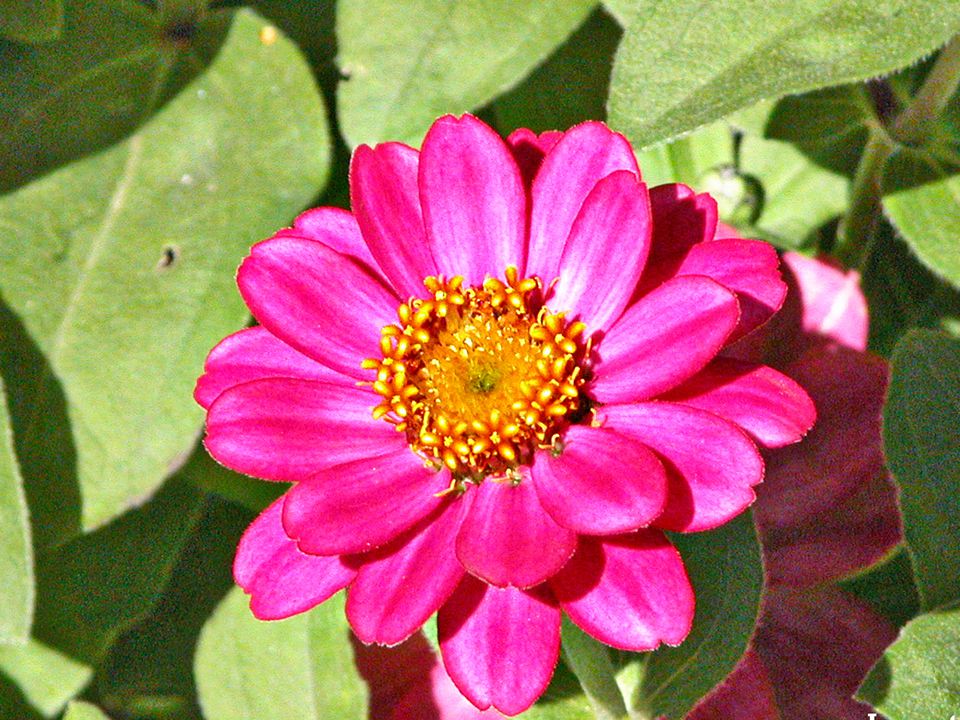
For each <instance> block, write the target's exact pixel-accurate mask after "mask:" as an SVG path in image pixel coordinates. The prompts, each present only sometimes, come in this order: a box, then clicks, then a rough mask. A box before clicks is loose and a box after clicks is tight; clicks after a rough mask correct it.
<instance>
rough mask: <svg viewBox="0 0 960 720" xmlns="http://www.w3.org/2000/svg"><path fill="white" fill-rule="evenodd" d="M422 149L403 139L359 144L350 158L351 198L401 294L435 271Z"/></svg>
mask: <svg viewBox="0 0 960 720" xmlns="http://www.w3.org/2000/svg"><path fill="white" fill-rule="evenodd" d="M419 160H420V153H418V152H417V151H416V150H414V149H413V148H411V147H408V146H406V145H403V144H401V143H384V144H382V145H377V146H376V147H375V148H373V149H371V148H370V147H368V146H367V145H361V146H360V147H358V148H357V149H356V150H354V152H353V158H352V160H351V162H350V203H351V205H352V206H353V211H354V212H355V213H356V215H357V222H358V223H359V224H360V229H361V230H362V231H363V236H364V238H365V239H366V241H367V244H368V245H369V246H370V252H371V253H372V254H373V256H374V257H376V259H377V263H378V264H379V266H380V267H381V268H382V269H383V274H384V275H386V277H387V278H388V279H389V280H390V282H391V283H392V284H393V286H394V287H395V288H396V289H397V292H398V293H399V294H400V296H401V297H404V298H405V297H409V296H417V295H422V294H423V293H424V287H423V279H424V278H425V277H427V276H429V275H436V274H437V267H436V264H435V263H434V262H433V254H432V253H431V251H430V245H429V243H427V237H426V233H425V232H424V229H423V218H422V215H421V212H420V191H419V188H418V185H417V171H418V165H419Z"/></svg>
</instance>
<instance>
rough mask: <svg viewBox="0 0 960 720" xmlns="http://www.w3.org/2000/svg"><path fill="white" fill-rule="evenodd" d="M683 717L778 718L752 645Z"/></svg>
mask: <svg viewBox="0 0 960 720" xmlns="http://www.w3.org/2000/svg"><path fill="white" fill-rule="evenodd" d="M686 720H782V719H781V717H780V712H779V711H778V710H777V701H776V698H775V697H774V694H773V686H772V685H771V683H770V678H769V676H768V675H767V669H766V668H765V667H764V666H763V662H762V661H761V660H760V657H759V656H758V655H757V653H756V651H754V650H753V649H752V648H747V651H746V652H745V653H744V654H743V657H742V658H740V662H738V663H737V666H736V667H735V668H734V669H733V672H731V673H730V674H729V675H728V676H727V677H726V679H725V680H724V681H723V682H722V683H720V684H719V685H718V686H717V687H715V688H714V689H713V690H711V691H710V694H709V695H707V696H705V697H704V698H703V699H702V700H700V702H698V703H697V705H696V706H695V707H694V708H693V710H691V711H690V713H689V714H688V715H687V717H686Z"/></svg>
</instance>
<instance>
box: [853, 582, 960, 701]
mask: <svg viewBox="0 0 960 720" xmlns="http://www.w3.org/2000/svg"><path fill="white" fill-rule="evenodd" d="M954 579H955V578H954ZM958 647H960V609H957V608H954V609H952V610H941V611H938V612H931V613H927V614H925V615H921V616H920V617H918V618H916V619H915V620H911V621H910V622H909V623H908V624H907V626H906V627H905V628H904V629H903V631H902V632H901V633H900V637H899V638H898V639H897V641H896V642H894V643H893V645H891V646H890V647H889V648H887V651H886V652H885V653H884V654H883V657H882V658H880V661H879V662H878V663H877V664H876V665H875V666H874V668H873V670H871V671H870V674H869V675H868V676H867V679H866V680H865V681H864V683H863V685H862V686H861V688H860V690H859V691H858V693H857V697H859V698H860V699H862V700H865V701H866V702H869V703H870V704H872V705H873V706H874V707H875V708H876V709H877V710H878V711H879V712H881V713H883V714H884V715H885V716H886V717H888V718H889V719H890V720H921V719H922V720H926V719H927V718H943V719H944V720H949V719H950V718H952V717H955V716H956V714H957V709H958V705H957V699H958V698H960V654H958V653H957V648H958Z"/></svg>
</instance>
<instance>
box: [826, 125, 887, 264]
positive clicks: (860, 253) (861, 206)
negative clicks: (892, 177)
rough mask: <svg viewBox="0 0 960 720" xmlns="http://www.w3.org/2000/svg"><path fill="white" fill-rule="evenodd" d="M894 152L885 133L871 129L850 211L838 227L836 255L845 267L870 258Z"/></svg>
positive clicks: (884, 131) (848, 209) (876, 127)
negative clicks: (885, 171) (886, 172)
mask: <svg viewBox="0 0 960 720" xmlns="http://www.w3.org/2000/svg"><path fill="white" fill-rule="evenodd" d="M893 149H894V145H893V142H892V141H891V140H890V136H889V135H887V132H886V130H884V129H883V128H882V127H880V125H877V124H874V125H872V126H871V127H870V135H869V136H868V138H867V144H866V146H865V147H864V148H863V155H861V156H860V164H859V165H858V166H857V174H856V175H855V176H854V178H853V189H852V191H851V193H850V207H849V208H847V214H846V215H844V217H843V221H842V222H841V223H840V246H839V247H838V248H837V252H836V254H837V256H838V258H839V259H840V260H841V262H843V264H844V265H846V266H847V267H861V266H862V265H863V264H864V263H865V262H866V259H867V258H868V257H869V255H870V250H871V249H872V247H873V235H874V229H875V228H876V223H877V216H878V215H879V213H880V197H881V192H882V189H881V185H880V182H881V180H882V179H883V168H884V166H885V165H886V164H887V158H889V157H890V154H891V153H892V152H893Z"/></svg>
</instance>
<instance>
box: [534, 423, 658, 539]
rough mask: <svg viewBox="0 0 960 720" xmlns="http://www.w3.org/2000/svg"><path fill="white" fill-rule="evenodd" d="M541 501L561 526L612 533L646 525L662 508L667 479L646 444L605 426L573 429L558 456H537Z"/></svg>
mask: <svg viewBox="0 0 960 720" xmlns="http://www.w3.org/2000/svg"><path fill="white" fill-rule="evenodd" d="M533 476H534V484H535V485H536V488H537V495H538V496H539V497H540V503H541V504H542V505H543V507H544V508H545V509H546V510H547V512H549V513H550V514H551V515H552V516H553V518H554V520H556V521H557V522H558V523H560V524H561V525H563V526H564V527H567V528H570V529H571V530H575V531H576V532H578V533H584V534H587V535H611V534H614V533H623V532H629V531H630V530H636V529H637V528H639V527H643V526H646V525H649V524H650V523H651V522H652V521H653V520H654V519H655V518H656V517H657V516H658V515H659V514H660V513H661V512H662V510H663V507H664V503H665V502H666V499H667V479H666V475H665V473H664V470H663V465H662V464H661V463H660V461H659V460H658V459H657V457H656V455H654V454H653V452H651V451H650V450H649V449H648V448H647V447H646V446H645V445H643V444H642V443H639V442H637V441H636V440H633V439H632V438H629V437H627V436H625V435H621V434H618V433H616V432H613V431H612V430H607V429H605V428H592V427H588V426H586V425H573V426H572V427H570V428H569V429H568V430H567V432H566V434H565V435H564V438H563V452H562V453H561V454H560V455H559V456H557V457H554V456H553V453H552V452H550V451H541V452H539V453H537V457H536V461H535V462H534V464H533Z"/></svg>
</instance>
